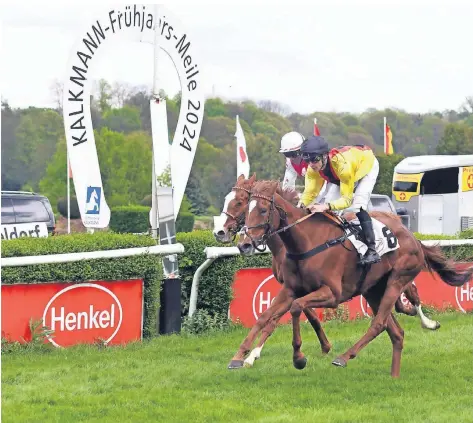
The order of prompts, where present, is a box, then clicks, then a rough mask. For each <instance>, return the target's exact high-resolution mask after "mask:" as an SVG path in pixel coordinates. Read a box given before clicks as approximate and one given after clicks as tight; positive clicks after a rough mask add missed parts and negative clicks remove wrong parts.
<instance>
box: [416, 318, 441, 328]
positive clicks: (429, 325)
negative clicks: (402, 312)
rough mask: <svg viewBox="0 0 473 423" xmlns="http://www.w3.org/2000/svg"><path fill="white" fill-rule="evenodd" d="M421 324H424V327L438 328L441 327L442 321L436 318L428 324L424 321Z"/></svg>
mask: <svg viewBox="0 0 473 423" xmlns="http://www.w3.org/2000/svg"><path fill="white" fill-rule="evenodd" d="M421 326H422V328H423V329H428V330H437V329H438V328H440V322H437V321H435V320H431V321H430V322H429V323H428V324H424V322H422V325H421Z"/></svg>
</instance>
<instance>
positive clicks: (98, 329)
mask: <svg viewBox="0 0 473 423" xmlns="http://www.w3.org/2000/svg"><path fill="white" fill-rule="evenodd" d="M30 319H33V321H39V320H42V321H43V323H44V325H45V326H47V327H48V329H51V330H53V331H54V333H53V334H52V337H50V338H48V340H47V341H46V342H51V343H52V344H53V345H55V346H57V347H67V346H70V345H74V344H78V343H88V344H90V343H94V342H97V341H99V340H101V341H102V342H106V343H108V344H111V345H113V344H123V343H127V342H130V341H136V340H140V339H141V337H142V331H143V280H142V279H133V280H126V281H107V282H105V281H93V282H92V281H91V282H87V283H80V284H71V283H44V284H15V285H2V338H6V339H9V340H11V341H20V342H22V341H23V340H25V341H29V340H31V331H30Z"/></svg>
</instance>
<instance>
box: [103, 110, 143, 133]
mask: <svg viewBox="0 0 473 423" xmlns="http://www.w3.org/2000/svg"><path fill="white" fill-rule="evenodd" d="M101 126H106V127H107V128H109V129H111V130H112V131H116V132H123V133H125V134H127V133H130V132H133V131H139V130H140V129H141V120H140V111H139V109H138V108H137V107H134V106H123V107H122V108H120V109H108V110H106V111H105V113H104V114H103V117H102V122H101Z"/></svg>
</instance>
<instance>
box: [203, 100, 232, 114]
mask: <svg viewBox="0 0 473 423" xmlns="http://www.w3.org/2000/svg"><path fill="white" fill-rule="evenodd" d="M205 114H206V115H207V117H216V116H226V115H227V108H226V107H225V105H224V104H223V102H222V100H221V99H220V98H209V99H207V100H206V101H205Z"/></svg>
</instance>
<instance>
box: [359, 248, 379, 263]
mask: <svg viewBox="0 0 473 423" xmlns="http://www.w3.org/2000/svg"><path fill="white" fill-rule="evenodd" d="M369 256H371V258H370V259H369V260H368V257H369ZM380 261H381V257H380V256H379V254H378V253H377V251H374V252H371V253H370V251H369V250H368V251H367V252H366V253H365V255H364V256H363V257H362V258H361V260H360V263H361V264H375V263H379V262H380Z"/></svg>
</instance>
